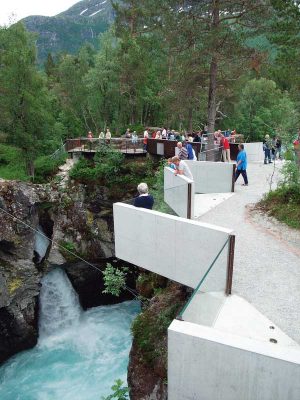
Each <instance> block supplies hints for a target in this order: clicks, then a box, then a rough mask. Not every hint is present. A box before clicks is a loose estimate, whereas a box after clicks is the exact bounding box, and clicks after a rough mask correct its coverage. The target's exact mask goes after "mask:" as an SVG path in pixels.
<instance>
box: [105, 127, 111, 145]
mask: <svg viewBox="0 0 300 400" xmlns="http://www.w3.org/2000/svg"><path fill="white" fill-rule="evenodd" d="M110 139H111V133H110V130H109V128H107V129H106V133H105V140H106V143H107V144H109V143H110Z"/></svg>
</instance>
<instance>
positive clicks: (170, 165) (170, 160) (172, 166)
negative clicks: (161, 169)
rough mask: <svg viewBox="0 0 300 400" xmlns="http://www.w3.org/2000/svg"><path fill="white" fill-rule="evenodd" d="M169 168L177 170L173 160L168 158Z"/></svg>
mask: <svg viewBox="0 0 300 400" xmlns="http://www.w3.org/2000/svg"><path fill="white" fill-rule="evenodd" d="M168 167H169V168H171V169H176V165H175V164H174V163H173V162H172V158H168Z"/></svg>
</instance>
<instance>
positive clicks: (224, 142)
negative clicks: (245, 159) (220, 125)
mask: <svg viewBox="0 0 300 400" xmlns="http://www.w3.org/2000/svg"><path fill="white" fill-rule="evenodd" d="M220 143H221V146H222V154H223V161H224V162H226V161H227V162H230V161H231V160H230V145H229V140H228V139H227V137H225V136H224V135H222V134H221V142H220Z"/></svg>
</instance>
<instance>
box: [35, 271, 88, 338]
mask: <svg viewBox="0 0 300 400" xmlns="http://www.w3.org/2000/svg"><path fill="white" fill-rule="evenodd" d="M81 312H82V310H81V307H80V304H79V299H78V295H77V293H76V292H75V290H74V289H73V286H72V285H71V282H70V281H69V279H68V277H67V275H66V273H65V272H64V271H63V270H61V269H54V270H53V271H51V272H49V273H48V274H47V275H46V276H45V277H44V278H43V279H42V288H41V293H40V319H39V336H40V340H41V339H43V338H46V337H48V336H53V335H56V334H61V332H64V331H66V330H68V329H69V328H72V327H74V326H76V325H78V323H79V318H80V315H81Z"/></svg>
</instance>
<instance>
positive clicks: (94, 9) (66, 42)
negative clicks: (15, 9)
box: [22, 0, 114, 63]
mask: <svg viewBox="0 0 300 400" xmlns="http://www.w3.org/2000/svg"><path fill="white" fill-rule="evenodd" d="M113 19H114V12H113V8H112V5H111V1H110V0H82V1H79V2H78V3H76V4H74V6H72V7H70V8H69V9H68V10H66V11H64V12H62V13H60V14H58V15H56V16H54V17H45V16H40V15H33V16H29V17H26V18H24V19H23V20H22V22H23V23H24V24H25V26H26V28H27V29H28V30H29V31H30V32H34V33H37V34H38V38H37V48H38V61H39V63H42V62H44V61H45V59H46V57H47V55H48V53H52V54H57V53H59V52H66V53H75V52H76V51H77V50H78V49H79V48H80V47H81V46H82V45H83V44H84V43H85V42H89V43H92V44H93V45H94V46H97V45H98V40H97V37H98V35H99V33H101V32H104V31H106V30H107V29H108V28H109V26H110V24H111V23H112V22H113Z"/></svg>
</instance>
